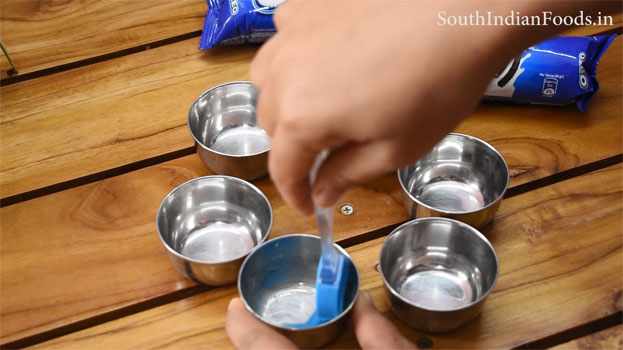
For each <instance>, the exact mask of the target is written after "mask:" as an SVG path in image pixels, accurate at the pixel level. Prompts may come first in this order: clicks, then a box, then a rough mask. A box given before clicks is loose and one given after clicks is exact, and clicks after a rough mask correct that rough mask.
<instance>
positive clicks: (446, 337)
mask: <svg viewBox="0 0 623 350" xmlns="http://www.w3.org/2000/svg"><path fill="white" fill-rule="evenodd" d="M621 171H622V168H621V166H620V165H616V166H612V167H609V168H606V169H603V170H600V171H597V172H594V173H590V174H587V175H584V176H581V177H577V178H573V179H570V180H567V181H564V182H561V183H558V184H554V185H551V186H548V187H544V188H541V189H538V190H536V191H531V192H527V193H525V194H522V195H519V196H515V197H513V198H510V199H508V200H506V201H504V202H503V203H502V206H501V208H500V215H498V217H497V218H496V220H495V221H494V223H493V224H492V225H491V226H488V227H487V229H486V230H484V231H483V232H484V233H485V234H486V235H487V236H488V237H489V239H490V240H491V242H492V244H493V245H494V247H495V249H496V251H497V253H498V258H499V261H500V276H499V279H498V283H497V285H496V287H495V288H494V290H493V292H492V293H491V294H490V295H489V298H488V299H487V302H486V303H485V306H484V309H483V312H482V314H481V315H480V316H479V317H478V318H477V319H475V320H474V321H472V322H470V323H469V324H468V325H466V326H465V327H464V328H461V329H459V330H457V331H454V332H451V333H446V334H441V335H431V334H425V333H422V332H419V331H415V330H413V329H411V328H408V327H407V326H406V325H405V324H404V323H402V322H401V321H398V320H397V319H396V317H395V316H393V314H392V313H391V311H389V307H388V303H387V301H386V298H385V295H384V293H383V287H382V284H383V282H382V280H381V277H380V275H379V273H378V272H377V271H376V270H375V268H374V265H375V262H376V261H377V260H378V254H379V249H380V246H381V244H382V242H383V239H384V238H378V239H375V240H372V241H368V242H365V243H362V244H359V245H356V246H353V247H350V248H348V249H347V251H348V252H349V253H350V254H351V256H352V257H353V259H354V261H355V263H356V265H357V267H358V269H359V273H360V277H361V288H362V289H364V290H368V291H370V292H371V295H372V297H373V299H374V302H375V304H376V306H377V307H378V308H379V309H380V310H381V311H382V312H384V313H385V314H386V315H387V316H388V317H389V318H390V319H392V321H393V322H394V323H395V324H396V325H397V326H398V328H399V329H400V330H401V332H402V333H403V334H404V335H405V336H407V337H408V338H409V339H411V340H412V341H413V342H418V341H419V342H420V343H422V340H424V339H425V340H426V341H428V342H431V343H430V345H432V346H433V347H434V348H438V349H455V348H486V349H491V348H512V347H516V346H519V345H521V344H524V343H526V342H529V341H531V340H535V339H539V338H542V337H545V336H548V335H551V334H553V333H556V332H560V331H563V330H565V329H568V328H571V327H574V326H577V325H581V324H584V323H586V322H589V321H591V320H593V319H596V318H601V317H603V316H605V315H610V314H614V313H616V312H617V311H620V310H621V308H622V307H621V299H620V296H621V292H622V291H621V288H622V271H623V270H622V259H621V258H622V251H621V244H622V237H621V235H620V228H621V224H622V215H621V209H622V203H621V194H622V190H621V187H622V184H621V181H620V180H621ZM236 295H237V290H236V288H235V287H227V288H221V289H217V290H212V291H208V292H206V293H203V294H200V295H196V296H194V297H191V298H187V299H184V300H180V301H178V302H174V303H171V304H167V305H163V306H161V307H157V308H153V309H150V310H146V311H144V312H140V313H137V314H133V315H130V316H127V317H124V318H120V319H117V320H114V321H111V322H108V323H104V324H101V325H98V326H95V327H92V328H88V329H85V330H82V331H79V332H75V333H72V334H68V335H66V336H63V337H59V338H56V339H52V340H50V341H48V342H44V343H41V344H38V345H36V346H34V348H85V349H88V348H94V347H98V348H119V347H123V348H218V349H229V348H233V346H232V344H231V343H230V342H229V340H228V339H227V336H226V334H225V332H224V329H223V326H224V319H225V315H226V310H227V303H228V302H229V300H230V299H231V298H232V297H233V296H236ZM357 347H358V346H357V343H356V341H355V338H354V335H353V333H352V330H349V331H347V332H346V333H345V334H343V335H342V336H340V337H339V338H338V339H337V340H336V341H335V342H334V343H332V344H330V348H357Z"/></svg>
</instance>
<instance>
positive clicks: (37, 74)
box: [0, 26, 623, 86]
mask: <svg viewBox="0 0 623 350" xmlns="http://www.w3.org/2000/svg"><path fill="white" fill-rule="evenodd" d="M606 34H617V35H621V34H623V27H620V26H619V27H615V28H611V29H607V30H602V31H599V32H597V33H594V34H592V35H606ZM200 36H201V30H197V31H194V32H190V33H185V34H181V35H177V36H174V37H170V38H166V39H162V40H157V41H154V42H151V43H146V44H142V45H138V46H134V47H130V48H127V49H123V50H119V51H115V52H111V53H107V54H104V55H99V56H95V57H90V58H86V59H83V60H80V61H75V62H71V63H66V64H61V65H59V66H56V67H50V68H45V69H41V70H38V71H34V72H29V73H25V74H22V75H16V76H14V77H9V78H4V79H2V80H0V85H2V86H7V85H12V84H15V83H19V82H22V81H27V80H31V79H36V78H39V77H42V76H46V75H51V74H55V73H60V72H65V71H68V70H71V69H76V68H80V67H84V66H88V65H91V64H96V63H99V62H103V61H106V60H110V59H113V58H119V57H123V56H128V55H132V54H135V53H138V52H141V51H146V50H151V49H155V48H157V47H161V46H165V45H169V44H174V43H176V42H179V41H183V40H187V39H192V38H196V37H200Z"/></svg>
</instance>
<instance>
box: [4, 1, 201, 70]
mask: <svg viewBox="0 0 623 350" xmlns="http://www.w3.org/2000/svg"><path fill="white" fill-rule="evenodd" d="M207 8H208V6H207V4H206V2H205V1H202V0H179V1H168V0H149V1H135V0H116V1H101V0H99V1H98V0H87V1H24V0H3V1H2V2H0V32H2V42H3V43H4V45H5V47H6V48H7V50H8V51H9V53H10V55H11V58H12V60H13V63H14V64H15V65H16V66H17V69H18V71H19V74H25V73H31V72H34V71H38V70H42V69H46V68H51V67H56V66H59V65H62V64H67V63H72V62H76V61H80V60H84V59H88V58H92V57H96V56H100V55H104V54H108V53H111V52H116V51H120V50H123V49H127V48H132V47H136V46H141V45H145V44H148V43H152V42H155V41H158V40H162V39H166V38H171V37H175V36H179V35H182V34H187V33H191V32H196V31H199V30H201V29H202V27H203V18H204V16H205V13H206V10H207ZM194 42H195V48H198V46H199V39H198V38H196V39H194ZM0 68H1V70H2V75H1V78H2V79H4V78H7V77H8V75H7V71H8V70H9V69H10V68H11V66H10V65H9V62H8V61H7V59H6V58H5V57H4V55H2V56H1V58H0Z"/></svg>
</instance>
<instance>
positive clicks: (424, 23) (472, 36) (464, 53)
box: [250, 0, 515, 215]
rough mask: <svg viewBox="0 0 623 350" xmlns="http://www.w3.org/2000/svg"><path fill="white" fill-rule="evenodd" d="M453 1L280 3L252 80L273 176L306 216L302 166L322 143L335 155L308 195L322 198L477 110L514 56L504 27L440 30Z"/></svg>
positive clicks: (404, 160) (410, 154) (408, 158)
mask: <svg viewBox="0 0 623 350" xmlns="http://www.w3.org/2000/svg"><path fill="white" fill-rule="evenodd" d="M449 4H450V5H445V2H443V1H435V2H431V1H426V2H420V1H383V2H379V1H352V0H332V1H317V0H299V1H287V2H285V3H284V4H282V5H281V6H280V7H279V8H278V9H277V11H276V13H275V15H274V21H275V25H276V27H277V29H278V32H277V34H276V35H275V36H274V37H273V38H272V39H270V40H269V41H268V42H267V43H266V44H265V45H264V46H263V47H262V48H261V49H260V51H259V52H258V54H257V56H256V57H255V59H254V60H253V62H252V65H251V69H250V77H251V80H253V82H254V84H255V85H256V86H257V87H258V88H259V89H260V95H259V100H258V106H257V113H258V121H259V124H260V126H261V127H262V128H264V129H265V130H266V131H267V132H268V133H269V135H271V138H272V146H271V152H270V155H269V172H270V174H271V177H272V179H273V181H274V183H275V185H276V187H277V189H278V190H279V192H280V193H281V195H282V196H283V198H284V200H285V201H286V202H287V203H288V204H290V205H291V206H293V207H294V208H295V209H297V210H298V211H299V212H301V213H303V214H306V215H309V214H311V213H312V212H313V206H312V199H311V198H312V191H311V188H310V185H309V178H308V174H309V170H310V168H311V165H312V163H313V160H314V158H315V157H316V155H317V154H318V153H319V152H320V151H321V150H323V149H329V150H330V151H331V153H330V156H329V158H328V159H327V160H326V161H325V162H324V163H323V165H322V167H321V168H320V170H319V172H318V177H317V180H316V183H315V185H314V188H313V202H315V203H316V204H319V205H323V206H329V205H332V204H334V203H335V202H336V201H337V200H338V199H339V196H340V195H341V194H342V193H343V192H344V191H346V190H347V189H348V188H350V187H352V186H354V185H356V184H360V183H362V182H365V181H367V180H370V179H373V178H375V177H378V176H380V175H382V174H384V173H387V172H390V171H395V169H397V168H399V167H402V166H405V165H407V164H409V163H412V162H414V161H415V160H417V159H418V158H420V157H421V156H422V155H424V154H425V153H426V152H427V151H428V150H429V149H430V148H431V147H432V146H434V144H435V143H436V142H438V141H439V140H440V139H441V138H442V137H443V136H444V135H445V134H446V133H448V132H449V131H451V130H452V129H453V128H454V127H455V126H456V125H457V124H458V122H459V121H460V120H462V119H463V118H465V117H466V116H467V115H468V114H469V112H470V111H471V110H472V109H473V108H474V107H475V105H476V104H477V103H478V101H479V100H480V97H481V95H482V91H483V90H484V88H485V87H486V85H487V83H488V82H489V81H490V79H491V77H492V76H494V75H495V73H496V71H497V70H498V68H500V67H502V66H504V65H505V64H506V63H507V61H508V59H509V58H510V57H511V56H512V55H514V53H515V52H513V51H509V52H506V53H501V52H499V51H498V49H499V47H500V46H501V45H500V44H499V43H500V42H503V41H505V40H508V38H504V40H502V38H503V37H504V35H503V34H502V33H503V32H504V29H500V28H494V29H491V28H482V27H478V26H473V27H441V26H438V25H437V20H438V18H437V13H438V11H439V10H447V9H448V8H452V9H453V10H456V9H457V8H458V7H461V6H463V3H462V2H456V1H451V2H450V3H449ZM465 6H466V8H469V11H473V10H474V9H477V7H476V8H475V7H474V6H475V5H472V7H467V6H468V5H465ZM491 6H493V7H494V6H496V5H495V4H494V5H491ZM493 7H490V8H487V9H488V10H491V9H494V8H493ZM502 52H504V51H502Z"/></svg>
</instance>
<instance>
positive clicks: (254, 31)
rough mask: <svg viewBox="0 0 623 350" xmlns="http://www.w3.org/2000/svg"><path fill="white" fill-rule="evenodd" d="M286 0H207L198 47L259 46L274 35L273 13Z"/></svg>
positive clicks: (202, 48) (203, 48)
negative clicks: (254, 44)
mask: <svg viewBox="0 0 623 350" xmlns="http://www.w3.org/2000/svg"><path fill="white" fill-rule="evenodd" d="M284 1H285V0H207V2H208V12H207V13H206V17H205V21H204V23H203V31H202V33H201V41H200V43H199V48H200V49H201V50H205V49H209V48H211V47H214V46H217V45H231V44H243V43H261V42H264V41H266V40H267V39H268V38H270V37H271V36H272V35H273V34H275V32H276V29H275V25H274V23H273V13H274V12H275V9H276V8H277V6H279V5H280V4H281V3H283V2H284Z"/></svg>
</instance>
